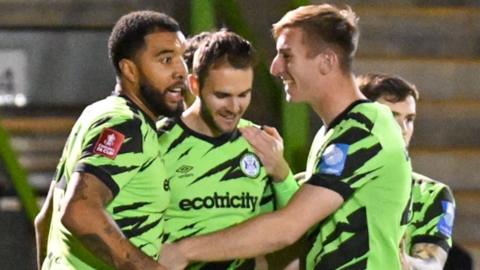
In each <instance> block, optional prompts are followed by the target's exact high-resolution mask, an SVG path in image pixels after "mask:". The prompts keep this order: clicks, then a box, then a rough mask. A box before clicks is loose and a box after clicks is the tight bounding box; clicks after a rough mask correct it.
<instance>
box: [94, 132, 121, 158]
mask: <svg viewBox="0 0 480 270" xmlns="http://www.w3.org/2000/svg"><path fill="white" fill-rule="evenodd" d="M124 140H125V135H123V134H122V133H120V132H118V131H116V130H113V129H110V128H106V129H104V130H103V131H102V134H101V135H100V137H99V138H98V140H97V143H96V144H95V147H94V148H93V152H94V153H95V154H99V155H102V156H105V157H107V158H110V159H115V158H116V157H117V154H118V151H119V150H120V147H121V146H122V143H123V141H124Z"/></svg>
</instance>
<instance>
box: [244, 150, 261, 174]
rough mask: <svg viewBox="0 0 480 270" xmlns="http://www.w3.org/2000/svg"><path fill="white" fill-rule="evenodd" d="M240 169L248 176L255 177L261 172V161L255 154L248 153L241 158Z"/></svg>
mask: <svg viewBox="0 0 480 270" xmlns="http://www.w3.org/2000/svg"><path fill="white" fill-rule="evenodd" d="M240 169H242V172H243V173H244V174H245V175H246V176H248V177H250V178H255V177H257V176H258V175H259V174H260V161H259V160H258V158H257V156H256V155H255V154H253V153H246V154H245V155H243V157H242V158H241V159H240Z"/></svg>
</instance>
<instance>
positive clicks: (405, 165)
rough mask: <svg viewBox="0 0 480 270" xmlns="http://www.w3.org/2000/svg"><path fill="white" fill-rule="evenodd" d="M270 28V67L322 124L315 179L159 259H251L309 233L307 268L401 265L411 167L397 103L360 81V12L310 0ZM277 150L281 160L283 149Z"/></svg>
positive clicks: (171, 262) (309, 173) (311, 167)
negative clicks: (273, 51) (285, 199)
mask: <svg viewBox="0 0 480 270" xmlns="http://www.w3.org/2000/svg"><path fill="white" fill-rule="evenodd" d="M273 32H274V37H275V39H276V47H277V55H276V56H275V58H274V60H273V62H272V65H271V68H270V71H271V73H272V74H273V75H275V76H278V77H280V78H281V79H282V81H283V83H284V88H285V91H286V94H287V100H288V101H290V102H306V103H307V104H309V105H310V106H311V107H312V109H313V110H314V111H315V112H316V114H317V115H318V116H319V117H320V119H321V120H322V121H323V123H324V126H323V127H322V128H321V129H320V130H319V131H318V133H317V136H316V137H315V140H314V142H313V144H312V147H311V150H310V154H309V157H308V161H307V168H306V178H307V179H308V180H307V181H306V182H305V183H304V184H303V185H302V186H301V187H300V189H299V190H298V191H297V192H296V194H295V195H294V196H293V198H292V199H291V200H290V202H289V203H288V204H287V205H286V206H285V207H284V208H282V209H280V210H278V211H275V212H273V213H267V214H264V215H261V216H258V217H256V218H253V219H249V220H247V221H246V222H243V223H241V224H239V225H237V226H233V227H231V228H228V229H225V230H222V231H219V232H216V233H212V234H208V235H203V236H198V237H193V238H187V239H183V240H181V241H179V242H178V243H175V244H172V245H166V246H165V248H164V249H163V250H162V255H161V262H162V263H164V264H165V265H167V266H169V267H171V268H172V269H181V268H182V267H184V266H185V265H186V264H187V263H188V262H189V261H212V260H225V259H229V258H249V257H252V256H256V255H260V254H266V253H269V252H272V251H275V250H278V249H280V248H282V247H285V246H288V245H291V244H292V243H294V242H295V241H296V240H297V239H299V238H300V237H301V236H302V235H304V234H305V233H307V241H308V242H309V244H310V245H309V246H308V251H307V255H306V257H305V258H303V259H302V260H301V263H302V264H303V266H302V268H305V269H308V270H310V269H327V270H328V269H389V270H390V269H392V270H398V269H401V264H400V256H399V252H398V245H399V243H400V240H401V238H402V236H403V234H404V233H405V227H406V226H405V225H406V221H407V219H406V216H407V214H408V206H409V204H408V199H409V197H410V191H411V166H410V162H409V158H408V155H407V152H406V147H405V143H404V141H403V139H402V135H401V132H400V129H399V127H398V125H397V124H396V123H395V120H394V119H393V116H392V113H391V111H390V110H389V109H388V108H387V107H386V106H383V105H380V104H378V103H373V102H371V101H369V100H367V99H366V98H365V96H364V95H363V94H362V93H361V92H360V90H359V89H358V87H357V85H356V83H355V77H354V75H353V74H352V71H351V66H352V61H353V58H354V54H355V51H356V48H357V41H358V27H357V17H356V15H355V14H354V13H353V11H352V10H351V9H338V8H336V7H334V6H332V5H328V4H323V5H310V6H303V7H300V8H297V9H295V10H293V11H290V12H288V13H287V14H285V16H283V18H282V19H281V20H280V21H279V22H277V23H276V24H274V27H273ZM242 134H243V136H245V138H247V140H249V142H250V143H251V144H252V145H253V147H254V148H255V150H256V153H257V155H258V156H260V157H262V156H266V155H271V154H272V152H275V151H272V149H273V150H275V149H276V148H277V147H275V145H277V144H279V143H281V141H279V138H278V136H272V134H273V132H268V130H260V129H258V128H255V127H247V128H243V129H242ZM273 156H274V157H276V159H280V160H282V159H284V158H283V156H282V155H281V152H277V153H276V154H275V155H273ZM262 161H263V159H262ZM278 164H279V165H282V166H278V167H276V169H275V170H274V172H276V174H277V175H278V177H277V178H278V179H282V178H285V177H286V176H287V175H288V173H289V169H288V164H286V163H285V162H279V163H278Z"/></svg>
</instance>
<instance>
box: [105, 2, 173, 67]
mask: <svg viewBox="0 0 480 270" xmlns="http://www.w3.org/2000/svg"><path fill="white" fill-rule="evenodd" d="M158 30H164V31H168V32H178V31H180V26H179V25H178V23H177V22H176V21H175V20H174V19H173V18H172V17H170V16H168V15H166V14H163V13H160V12H156V11H151V10H142V11H134V12H131V13H128V14H126V15H124V16H122V17H121V18H120V19H119V20H118V21H117V23H116V24H115V26H114V27H113V29H112V33H111V34H110V38H109V39H108V55H109V57H110V61H111V62H112V64H113V66H114V68H115V72H116V73H117V75H119V74H120V66H119V62H120V60H122V59H124V58H127V59H132V58H133V57H134V56H135V54H136V53H137V52H138V50H140V49H141V48H143V46H144V45H145V41H144V37H145V36H146V35H148V34H151V33H153V32H155V31H158Z"/></svg>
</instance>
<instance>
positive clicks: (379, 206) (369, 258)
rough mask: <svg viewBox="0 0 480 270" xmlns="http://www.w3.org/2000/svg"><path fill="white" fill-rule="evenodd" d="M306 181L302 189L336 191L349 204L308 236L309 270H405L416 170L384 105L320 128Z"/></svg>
mask: <svg viewBox="0 0 480 270" xmlns="http://www.w3.org/2000/svg"><path fill="white" fill-rule="evenodd" d="M306 179H308V180H307V182H306V183H305V184H308V185H315V186H321V187H324V188H328V189H331V190H333V191H335V192H337V193H338V194H340V195H341V196H342V197H343V200H344V202H343V204H342V205H341V206H340V208H338V209H337V210H336V211H335V212H334V213H332V214H331V215H330V216H328V217H327V218H326V219H325V220H323V221H322V222H320V224H318V226H316V227H314V228H312V229H311V230H310V231H309V233H308V236H307V237H308V241H309V243H310V244H311V247H310V249H309V252H308V254H307V258H306V261H305V263H306V268H307V269H374V270H377V269H378V270H385V269H389V270H395V269H401V268H400V261H399V243H400V240H401V237H402V236H403V234H404V232H405V227H406V226H405V225H403V224H405V223H406V219H405V214H406V213H407V212H408V205H409V203H408V200H409V197H410V189H411V166H410V161H409V158H408V154H407V152H406V148H405V144H404V141H403V139H402V135H401V132H400V129H399V127H398V125H397V123H396V122H395V120H394V118H393V116H392V113H391V111H390V110H389V109H388V108H387V107H386V106H383V105H380V104H378V103H372V102H369V101H366V100H359V101H356V102H354V103H352V104H351V105H350V106H349V107H348V108H347V109H346V110H345V111H344V112H343V113H341V114H340V115H339V116H338V117H337V118H336V119H334V121H332V123H331V125H330V126H329V127H328V129H326V128H325V127H322V128H321V129H320V130H319V132H318V133H317V135H316V137H315V140H314V142H313V144H312V148H311V150H310V154H309V158H308V162H307V169H306ZM311 207H322V206H321V205H312V206H311Z"/></svg>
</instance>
